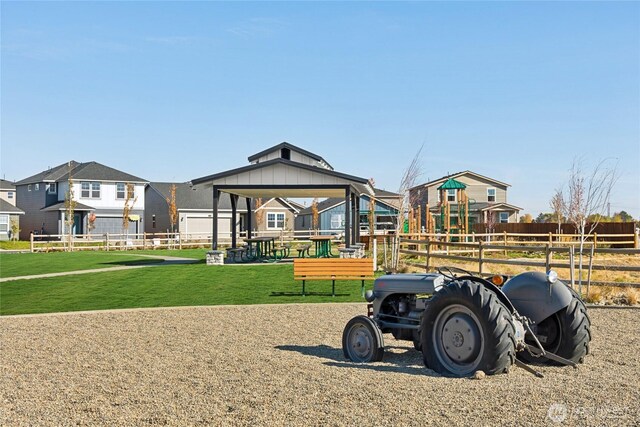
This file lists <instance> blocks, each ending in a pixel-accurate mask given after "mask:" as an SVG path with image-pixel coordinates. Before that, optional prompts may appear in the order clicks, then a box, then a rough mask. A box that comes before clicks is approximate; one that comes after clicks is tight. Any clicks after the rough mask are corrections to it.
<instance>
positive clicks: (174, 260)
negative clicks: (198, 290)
mask: <svg viewBox="0 0 640 427" xmlns="http://www.w3.org/2000/svg"><path fill="white" fill-rule="evenodd" d="M137 256H140V257H145V258H153V259H160V260H162V261H163V262H159V263H157V264H147V265H121V266H118V267H105V268H92V269H90V270H73V271H60V272H57V273H45V274H33V275H29V276H15V277H3V278H1V279H0V283H2V282H11V281H14V280H30V279H42V278H46V277H60V276H75V275H78V274H89V273H105V272H108V271H120V270H131V269H134V268H147V267H158V266H167V265H181V264H195V263H197V262H198V261H199V260H197V259H193V258H180V257H172V256H160V255H142V254H140V255H137Z"/></svg>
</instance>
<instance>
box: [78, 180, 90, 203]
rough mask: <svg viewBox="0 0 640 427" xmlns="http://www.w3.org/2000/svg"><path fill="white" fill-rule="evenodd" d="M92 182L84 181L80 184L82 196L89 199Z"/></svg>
mask: <svg viewBox="0 0 640 427" xmlns="http://www.w3.org/2000/svg"><path fill="white" fill-rule="evenodd" d="M90 188H91V184H90V183H88V182H83V183H82V184H80V189H81V190H80V197H82V198H85V199H88V198H89V197H91V191H90Z"/></svg>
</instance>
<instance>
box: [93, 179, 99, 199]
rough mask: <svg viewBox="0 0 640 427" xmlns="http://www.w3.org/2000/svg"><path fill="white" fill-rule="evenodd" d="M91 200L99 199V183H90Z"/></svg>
mask: <svg viewBox="0 0 640 427" xmlns="http://www.w3.org/2000/svg"><path fill="white" fill-rule="evenodd" d="M91 198H92V199H99V198H100V183H99V182H92V183H91Z"/></svg>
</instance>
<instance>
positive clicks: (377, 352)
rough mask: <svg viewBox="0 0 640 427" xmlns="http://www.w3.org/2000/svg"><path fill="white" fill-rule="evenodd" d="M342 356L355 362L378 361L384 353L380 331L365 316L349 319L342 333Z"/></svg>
mask: <svg viewBox="0 0 640 427" xmlns="http://www.w3.org/2000/svg"><path fill="white" fill-rule="evenodd" d="M342 351H343V353H344V357H346V358H347V359H349V360H351V361H352V362H356V363H368V362H379V361H381V360H382V356H383V354H384V342H383V338H382V332H381V331H380V328H378V325H377V324H376V323H375V322H374V321H373V320H371V319H370V318H369V317H367V316H356V317H354V318H353V319H351V320H349V322H348V323H347V326H345V327H344V332H343V333H342Z"/></svg>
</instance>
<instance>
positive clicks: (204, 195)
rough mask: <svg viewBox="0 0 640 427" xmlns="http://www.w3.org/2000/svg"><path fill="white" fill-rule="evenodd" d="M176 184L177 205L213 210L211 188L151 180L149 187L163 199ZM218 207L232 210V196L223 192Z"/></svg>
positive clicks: (167, 196) (183, 207)
mask: <svg viewBox="0 0 640 427" xmlns="http://www.w3.org/2000/svg"><path fill="white" fill-rule="evenodd" d="M174 184H175V186H176V207H177V209H178V210H180V209H187V210H189V209H198V210H200V209H203V210H213V196H212V193H211V191H210V190H205V189H199V190H195V189H193V188H192V187H191V185H189V183H188V182H176V183H173V182H150V183H149V188H150V189H151V190H154V191H156V192H158V194H160V195H161V196H162V198H163V199H165V200H166V199H167V198H169V196H170V194H171V186H172V185H174ZM242 208H243V206H242V205H241V204H239V206H238V210H239V211H240V210H242V211H246V210H247V209H246V207H244V209H242ZM218 209H222V210H231V197H230V196H229V194H227V193H221V194H220V199H219V201H218Z"/></svg>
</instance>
